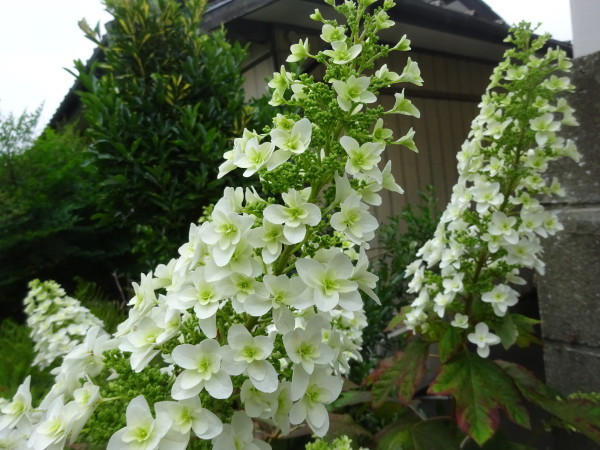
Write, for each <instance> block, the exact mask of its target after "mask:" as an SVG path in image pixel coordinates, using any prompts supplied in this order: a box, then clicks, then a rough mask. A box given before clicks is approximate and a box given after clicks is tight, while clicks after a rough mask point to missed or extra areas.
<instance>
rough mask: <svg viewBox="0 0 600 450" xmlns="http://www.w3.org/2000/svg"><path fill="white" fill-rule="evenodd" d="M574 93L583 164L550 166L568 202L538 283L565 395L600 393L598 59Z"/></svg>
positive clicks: (578, 445)
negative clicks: (582, 392)
mask: <svg viewBox="0 0 600 450" xmlns="http://www.w3.org/2000/svg"><path fill="white" fill-rule="evenodd" d="M571 79H572V81H573V83H574V84H575V86H576V91H575V92H574V93H573V94H570V95H569V97H568V100H569V103H570V104H571V106H573V107H574V108H575V109H576V117H577V119H578V120H579V122H580V126H579V127H568V128H569V129H568V130H565V132H564V133H563V136H564V137H565V138H572V139H574V140H575V142H576V144H577V146H578V148H579V151H580V152H581V154H582V156H583V161H582V163H583V164H581V165H578V164H575V163H574V162H572V161H570V160H568V161H566V160H565V161H559V162H556V163H555V164H554V166H553V167H551V170H550V174H549V175H550V176H557V177H558V178H559V179H560V180H561V183H562V184H563V186H564V188H565V190H566V192H567V195H566V196H565V197H563V198H560V199H552V200H551V201H547V202H546V207H547V208H548V209H552V210H554V211H556V212H557V213H558V215H559V217H560V220H561V222H562V223H563V225H564V227H565V229H564V230H563V231H561V232H560V233H558V234H557V235H556V236H554V237H551V238H549V239H546V240H544V243H543V246H544V255H543V258H544V261H545V262H546V273H545V275H544V276H542V277H539V278H538V280H537V287H538V296H539V306H540V315H541V319H542V334H543V337H544V365H545V373H546V381H547V383H548V384H549V385H550V386H552V387H554V388H555V389H557V390H559V391H560V392H562V393H563V394H570V393H572V392H578V391H580V392H581V391H588V392H589V391H595V392H600V52H598V53H594V54H590V55H588V56H584V57H580V58H577V59H575V60H574V61H573V72H572V76H571ZM554 438H555V439H554V448H555V449H567V448H568V449H577V450H587V449H597V448H598V446H596V445H595V444H593V443H592V442H591V441H589V440H587V439H585V438H583V437H580V436H577V435H573V434H567V433H566V432H558V433H555V436H554Z"/></svg>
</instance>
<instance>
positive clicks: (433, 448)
mask: <svg viewBox="0 0 600 450" xmlns="http://www.w3.org/2000/svg"><path fill="white" fill-rule="evenodd" d="M376 440H377V449H381V450H384V449H385V450H389V449H402V450H458V449H459V443H458V436H457V435H456V433H454V432H453V431H452V430H451V429H450V428H448V426H446V425H445V424H444V423H443V422H441V421H440V420H438V419H435V418H434V419H429V420H418V419H416V418H411V417H410V416H406V417H403V418H402V419H401V420H399V421H397V422H394V423H392V424H390V425H388V426H387V427H385V428H384V429H383V430H382V431H381V432H380V433H378V434H377V436H376Z"/></svg>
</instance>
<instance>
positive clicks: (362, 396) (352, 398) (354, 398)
mask: <svg viewBox="0 0 600 450" xmlns="http://www.w3.org/2000/svg"><path fill="white" fill-rule="evenodd" d="M372 401H373V394H371V392H369V391H347V392H342V395H340V396H339V398H338V399H337V400H336V401H335V402H333V404H332V406H333V407H334V408H343V407H344V406H350V405H358V404H360V403H371V402H372Z"/></svg>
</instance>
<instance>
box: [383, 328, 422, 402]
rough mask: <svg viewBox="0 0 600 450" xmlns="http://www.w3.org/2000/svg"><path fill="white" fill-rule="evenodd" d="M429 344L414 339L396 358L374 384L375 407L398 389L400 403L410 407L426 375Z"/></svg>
mask: <svg viewBox="0 0 600 450" xmlns="http://www.w3.org/2000/svg"><path fill="white" fill-rule="evenodd" d="M429 345H430V344H429V343H428V342H423V341H422V340H420V339H418V338H415V339H412V340H411V341H410V342H409V343H408V345H407V346H406V349H405V351H404V353H402V354H401V355H400V356H399V357H396V358H395V360H394V361H393V363H392V365H391V366H390V367H389V368H387V369H386V370H384V371H383V373H381V375H380V377H379V379H378V380H377V381H375V383H373V391H372V392H373V401H374V406H375V407H377V406H380V405H382V404H383V402H385V401H386V399H387V398H388V397H389V395H390V394H391V392H392V390H393V389H394V387H397V388H398V398H399V399H400V402H401V403H403V404H405V405H408V404H409V403H410V402H411V400H412V398H413V396H414V394H415V391H416V390H417V387H418V386H419V383H420V382H421V380H422V379H423V376H424V375H425V363H426V362H427V356H428V354H429Z"/></svg>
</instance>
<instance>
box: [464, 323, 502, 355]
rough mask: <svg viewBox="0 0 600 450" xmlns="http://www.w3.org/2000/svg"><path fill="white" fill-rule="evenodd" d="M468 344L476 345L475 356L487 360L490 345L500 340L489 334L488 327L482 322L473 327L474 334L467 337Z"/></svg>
mask: <svg viewBox="0 0 600 450" xmlns="http://www.w3.org/2000/svg"><path fill="white" fill-rule="evenodd" d="M467 339H468V340H469V342H472V343H473V344H475V345H477V354H478V355H479V356H481V357H482V358H487V357H488V355H489V354H490V347H489V346H490V345H496V344H499V343H500V338H499V337H498V336H496V335H495V334H494V333H490V330H489V328H488V326H487V325H486V324H485V323H484V322H479V323H478V324H477V325H475V332H474V333H469V334H468V335H467Z"/></svg>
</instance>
